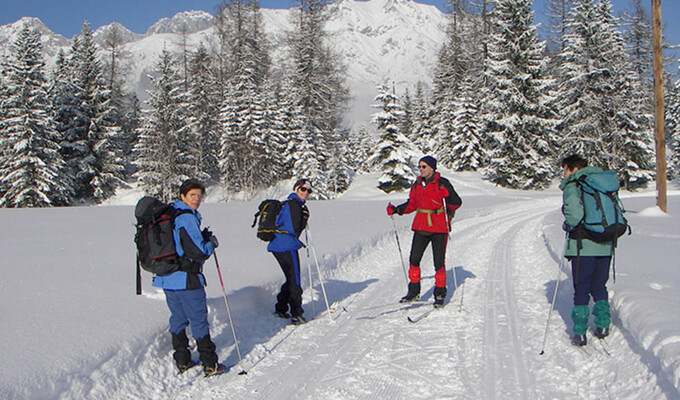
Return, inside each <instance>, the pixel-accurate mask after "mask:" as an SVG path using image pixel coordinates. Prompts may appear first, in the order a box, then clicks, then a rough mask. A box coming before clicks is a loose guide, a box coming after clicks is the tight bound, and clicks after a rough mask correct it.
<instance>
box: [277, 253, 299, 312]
mask: <svg viewBox="0 0 680 400" xmlns="http://www.w3.org/2000/svg"><path fill="white" fill-rule="evenodd" d="M272 254H274V257H275V258H276V261H278V262H279V265H280V266H281V270H282V271H283V275H284V276H285V277H286V282H285V283H284V284H283V285H281V291H280V292H279V294H278V295H277V296H276V300H277V302H276V306H275V307H276V311H278V312H280V313H287V312H288V311H289V310H290V313H291V315H293V316H301V315H302V314H303V313H304V310H303V309H302V286H300V257H299V256H298V251H297V250H294V251H287V252H282V253H272Z"/></svg>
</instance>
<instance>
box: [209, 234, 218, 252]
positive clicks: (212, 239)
mask: <svg viewBox="0 0 680 400" xmlns="http://www.w3.org/2000/svg"><path fill="white" fill-rule="evenodd" d="M208 241H209V242H210V244H211V245H212V247H213V249H216V248H217V246H219V245H220V242H218V241H217V236H215V235H213V234H212V233H211V234H210V239H208Z"/></svg>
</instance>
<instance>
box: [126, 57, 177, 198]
mask: <svg viewBox="0 0 680 400" xmlns="http://www.w3.org/2000/svg"><path fill="white" fill-rule="evenodd" d="M156 73H157V77H156V78H151V81H152V83H153V86H154V89H153V90H151V91H150V92H149V100H148V104H149V105H150V106H151V110H150V111H149V112H148V118H147V119H146V123H145V124H144V126H143V127H142V128H141V133H140V136H139V141H138V143H137V144H136V145H135V154H136V155H137V158H136V160H135V165H136V166H137V172H136V176H137V178H138V180H139V181H140V182H141V185H142V187H143V188H144V190H145V192H146V193H147V194H150V195H152V196H157V197H159V198H161V199H162V200H163V201H166V202H168V201H170V200H172V199H174V198H175V197H177V190H178V188H179V186H180V184H181V183H182V182H183V181H184V180H185V179H187V178H189V177H190V176H187V175H185V174H184V172H185V170H186V168H184V167H185V166H183V165H180V162H181V161H182V160H181V158H182V153H183V150H182V148H181V146H182V145H183V141H182V140H181V138H180V137H179V132H180V131H181V130H182V128H183V127H184V126H185V123H184V121H183V118H184V115H183V114H182V112H181V110H180V108H181V104H182V99H181V96H182V91H181V89H182V82H183V81H182V79H181V76H180V75H179V73H178V71H177V69H176V61H175V57H174V56H173V54H172V53H171V52H169V51H168V50H165V49H164V50H163V51H162V52H161V54H160V59H159V62H158V64H157V66H156Z"/></svg>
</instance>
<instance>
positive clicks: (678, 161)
mask: <svg viewBox="0 0 680 400" xmlns="http://www.w3.org/2000/svg"><path fill="white" fill-rule="evenodd" d="M667 98H668V106H667V108H666V129H668V131H667V132H666V137H667V138H668V143H667V148H668V154H667V156H666V158H667V159H668V176H670V177H671V178H672V179H678V178H680V79H678V80H676V81H675V85H674V87H673V90H672V91H671V92H670V94H669V95H668V96H667Z"/></svg>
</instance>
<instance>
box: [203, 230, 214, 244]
mask: <svg viewBox="0 0 680 400" xmlns="http://www.w3.org/2000/svg"><path fill="white" fill-rule="evenodd" d="M212 234H213V233H212V232H211V231H209V230H208V228H205V229H203V231H202V232H201V236H203V240H205V241H206V242H209V241H210V236H212Z"/></svg>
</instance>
